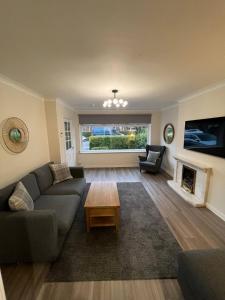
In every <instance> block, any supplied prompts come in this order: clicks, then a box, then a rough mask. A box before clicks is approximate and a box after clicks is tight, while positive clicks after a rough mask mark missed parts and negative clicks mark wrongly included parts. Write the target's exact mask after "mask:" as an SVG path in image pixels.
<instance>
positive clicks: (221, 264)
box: [178, 249, 225, 300]
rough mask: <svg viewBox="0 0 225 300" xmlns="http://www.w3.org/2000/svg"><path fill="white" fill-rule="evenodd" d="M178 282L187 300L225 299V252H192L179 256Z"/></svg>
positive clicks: (211, 250) (212, 250)
mask: <svg viewBox="0 0 225 300" xmlns="http://www.w3.org/2000/svg"><path fill="white" fill-rule="evenodd" d="M178 266H179V268H178V282H179V284H180V287H181V289H182V292H183V295H184V299H185V300H224V299H225V250H224V249H210V250H191V251H184V252H181V253H180V254H179V256H178Z"/></svg>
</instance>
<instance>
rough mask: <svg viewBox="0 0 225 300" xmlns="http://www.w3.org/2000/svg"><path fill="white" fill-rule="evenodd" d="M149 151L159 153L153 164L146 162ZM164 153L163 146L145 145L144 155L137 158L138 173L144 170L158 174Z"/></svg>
mask: <svg viewBox="0 0 225 300" xmlns="http://www.w3.org/2000/svg"><path fill="white" fill-rule="evenodd" d="M149 151H154V152H160V156H159V158H158V159H157V160H156V162H155V163H152V162H150V161H147V157H148V153H149ZM165 151H166V147H165V146H158V145H146V155H145V156H139V167H140V172H141V170H145V171H147V172H151V173H158V172H159V170H160V167H161V164H162V159H163V155H164V153H165Z"/></svg>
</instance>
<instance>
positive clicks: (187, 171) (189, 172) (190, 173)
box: [181, 165, 196, 194]
mask: <svg viewBox="0 0 225 300" xmlns="http://www.w3.org/2000/svg"><path fill="white" fill-rule="evenodd" d="M195 180H196V170H194V169H192V168H190V167H187V166H185V165H183V171H182V181H181V186H182V187H183V188H184V190H185V191H187V192H189V193H191V194H194V193H195Z"/></svg>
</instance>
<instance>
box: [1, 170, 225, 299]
mask: <svg viewBox="0 0 225 300" xmlns="http://www.w3.org/2000/svg"><path fill="white" fill-rule="evenodd" d="M85 173H86V178H87V181H88V182H91V181H98V180H101V181H102V180H105V181H110V180H114V181H117V182H118V181H121V182H125V181H127V182H137V181H141V182H142V183H143V184H144V186H145V188H146V190H147V191H148V193H149V194H150V195H151V197H152V199H153V201H154V202H155V204H156V205H157V207H158V209H159V210H160V212H161V214H162V216H163V217H164V219H165V221H166V222H167V224H168V225H169V227H170V229H171V231H172V233H173V234H174V236H175V238H176V239H177V241H178V242H179V244H180V245H181V247H182V248H183V249H186V250H187V249H207V248H217V247H225V234H224V232H225V222H223V221H222V220H221V219H219V218H218V217H217V216H216V215H214V214H213V213H212V212H210V211H209V210H208V209H206V208H194V207H192V206H191V205H189V204H188V203H186V202H185V201H183V200H182V199H181V198H180V197H179V196H178V195H177V194H176V193H175V192H174V191H173V190H171V189H170V188H169V187H168V185H167V183H166V181H167V180H168V176H167V175H165V174H157V175H151V174H147V173H140V172H139V170H138V169H137V168H115V169H90V170H86V171H85ZM221 197H222V195H221ZM48 268H49V264H33V265H30V264H27V265H25V264H21V265H16V266H15V265H12V266H2V275H3V281H4V284H5V289H6V294H7V299H8V300H11V299H13V300H14V299H23V300H25V299H29V300H30V299H32V300H33V299H38V300H43V299H44V300H45V299H48V300H51V299H54V300H55V299H59V300H61V299H63V300H69V299H74V300H75V299H76V300H122V299H123V300H134V299H139V300H147V299H148V300H153V299H154V300H159V299H160V300H162V299H166V300H178V299H179V300H182V299H183V297H182V294H181V291H180V288H179V285H178V283H177V281H176V280H174V279H173V280H172V279H171V280H170V279H169V280H130V281H126V280H125V281H101V282H72V283H63V282H62V283H44V279H45V276H46V274H47V272H48Z"/></svg>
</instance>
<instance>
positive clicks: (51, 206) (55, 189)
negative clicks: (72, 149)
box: [0, 164, 86, 263]
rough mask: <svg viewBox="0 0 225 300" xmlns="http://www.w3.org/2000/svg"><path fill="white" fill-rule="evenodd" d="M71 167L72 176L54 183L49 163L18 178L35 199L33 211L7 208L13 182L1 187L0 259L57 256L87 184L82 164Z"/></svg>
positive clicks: (39, 259) (33, 259) (12, 260)
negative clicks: (13, 210)
mask: <svg viewBox="0 0 225 300" xmlns="http://www.w3.org/2000/svg"><path fill="white" fill-rule="evenodd" d="M70 170H71V175H72V176H73V177H74V178H73V179H69V180H66V181H64V182H61V183H58V184H56V185H53V176H52V173H51V170H50V168H49V165H48V164H46V165H44V166H42V167H40V168H38V169H36V170H34V171H33V172H31V173H30V174H28V175H27V176H25V177H23V178H22V179H21V181H22V182H23V184H24V185H25V187H26V189H27V190H28V192H29V194H30V195H31V197H32V199H33V201H34V210H33V211H20V212H12V211H10V210H9V207H8V199H9V197H10V195H11V194H12V193H13V190H14V188H15V186H16V182H15V183H13V184H11V185H9V186H7V187H5V188H3V189H1V190H0V243H1V247H0V263H15V262H45V261H53V260H55V259H56V258H57V256H58V255H59V253H60V250H61V248H62V245H63V241H64V240H65V237H66V235H67V233H68V231H69V229H70V227H71V225H72V223H73V220H74V217H75V215H76V212H77V209H78V207H79V203H80V200H81V197H82V194H83V191H84V189H85V185H86V181H85V178H84V172H83V168H80V167H72V168H70Z"/></svg>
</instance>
